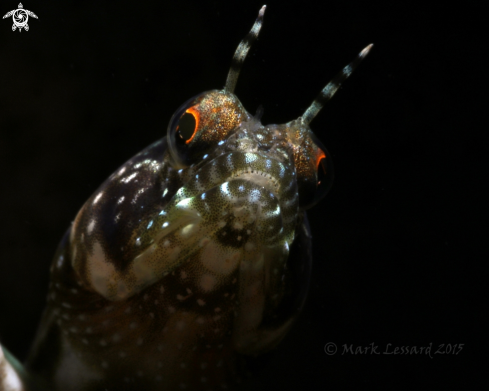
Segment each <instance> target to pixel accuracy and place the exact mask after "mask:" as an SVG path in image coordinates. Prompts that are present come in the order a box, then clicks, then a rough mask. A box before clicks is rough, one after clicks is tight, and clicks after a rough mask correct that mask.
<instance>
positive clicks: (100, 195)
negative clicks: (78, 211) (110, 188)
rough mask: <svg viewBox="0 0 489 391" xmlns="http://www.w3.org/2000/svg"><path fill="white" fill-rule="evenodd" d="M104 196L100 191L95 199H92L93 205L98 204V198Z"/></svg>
mask: <svg viewBox="0 0 489 391" xmlns="http://www.w3.org/2000/svg"><path fill="white" fill-rule="evenodd" d="M103 195H104V192H103V191H101V192H100V193H98V194H97V195H96V196H95V198H94V199H93V205H95V204H96V203H97V202H99V200H100V198H102V196H103Z"/></svg>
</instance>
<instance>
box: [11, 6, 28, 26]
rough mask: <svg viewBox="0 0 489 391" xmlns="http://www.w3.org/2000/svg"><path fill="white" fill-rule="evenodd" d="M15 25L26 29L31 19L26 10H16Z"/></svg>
mask: <svg viewBox="0 0 489 391" xmlns="http://www.w3.org/2000/svg"><path fill="white" fill-rule="evenodd" d="M13 19H14V24H15V25H16V26H17V27H24V26H25V25H26V24H27V20H28V19H29V17H28V15H27V12H26V11H25V10H24V9H18V10H15V12H14V14H13Z"/></svg>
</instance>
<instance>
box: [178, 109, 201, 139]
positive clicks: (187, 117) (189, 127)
mask: <svg viewBox="0 0 489 391" xmlns="http://www.w3.org/2000/svg"><path fill="white" fill-rule="evenodd" d="M195 125H196V123H195V118H194V116H193V115H192V114H189V113H185V114H184V115H182V116H181V117H180V120H179V121H178V125H177V132H178V135H179V136H180V138H181V139H182V140H183V141H188V140H190V139H191V138H192V136H193V134H194V132H195Z"/></svg>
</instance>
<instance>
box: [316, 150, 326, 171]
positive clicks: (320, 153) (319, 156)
mask: <svg viewBox="0 0 489 391" xmlns="http://www.w3.org/2000/svg"><path fill="white" fill-rule="evenodd" d="M323 159H326V154H325V153H324V151H323V150H322V149H321V148H318V150H317V152H316V170H319V164H320V163H321V161H322V160H323ZM322 166H323V169H324V164H322Z"/></svg>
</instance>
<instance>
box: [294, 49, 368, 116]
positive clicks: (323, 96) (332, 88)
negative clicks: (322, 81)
mask: <svg viewBox="0 0 489 391" xmlns="http://www.w3.org/2000/svg"><path fill="white" fill-rule="evenodd" d="M372 46H373V44H370V45H368V46H367V47H366V48H365V49H363V50H362V51H361V52H360V54H359V55H358V56H357V58H356V59H355V60H353V62H351V63H350V64H348V65H347V66H346V67H344V68H343V70H342V71H341V72H340V73H338V74H337V75H336V76H335V77H334V78H333V80H331V81H330V82H329V83H328V84H327V85H326V87H324V88H323V90H322V91H321V92H320V93H319V95H318V96H317V97H316V99H314V101H313V102H312V104H311V105H310V106H309V107H308V108H307V110H306V111H305V112H304V114H302V117H301V118H302V123H303V124H305V125H309V124H310V123H311V121H312V120H313V119H314V117H316V115H317V114H318V113H319V111H320V110H321V109H322V108H323V106H324V104H325V103H326V102H327V101H328V100H330V99H331V98H332V97H333V95H334V94H335V92H336V91H337V90H338V88H340V86H341V83H343V82H344V81H345V80H346V79H347V78H348V76H350V75H351V73H352V72H353V71H354V70H355V68H356V67H357V66H358V65H359V64H360V62H362V60H363V59H364V58H365V56H366V55H367V54H368V52H369V51H370V49H372Z"/></svg>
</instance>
